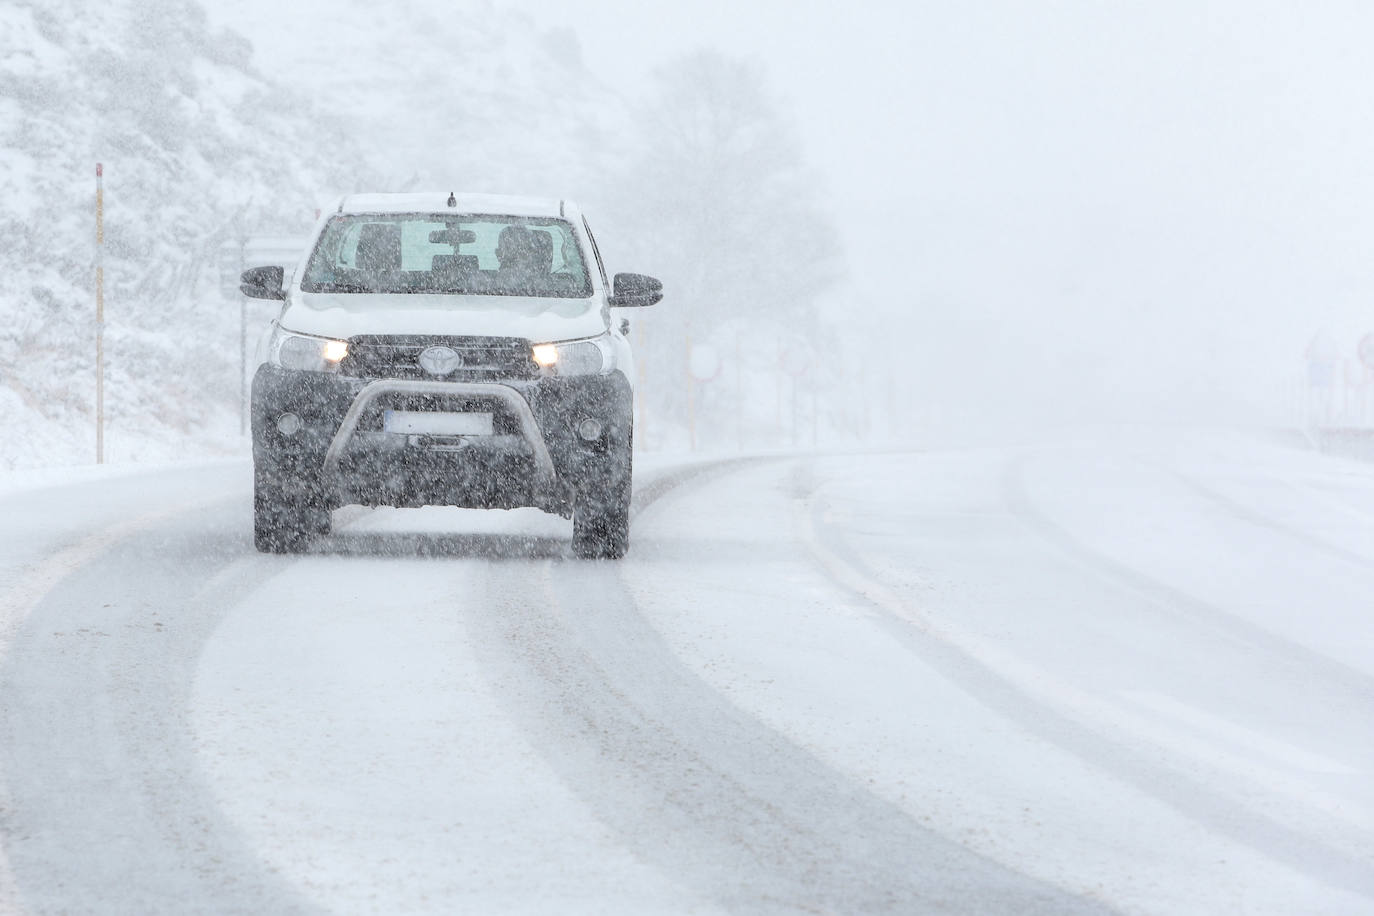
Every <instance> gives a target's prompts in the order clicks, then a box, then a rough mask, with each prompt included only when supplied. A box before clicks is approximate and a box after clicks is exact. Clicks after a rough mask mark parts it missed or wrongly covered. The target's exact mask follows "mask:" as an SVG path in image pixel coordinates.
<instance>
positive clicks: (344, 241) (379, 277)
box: [301, 213, 592, 299]
mask: <svg viewBox="0 0 1374 916" xmlns="http://www.w3.org/2000/svg"><path fill="white" fill-rule="evenodd" d="M586 265H587V262H586V259H585V258H584V257H583V255H582V248H581V246H580V245H579V244H578V241H577V236H576V234H575V233H574V232H573V228H572V225H571V224H570V223H568V222H566V221H564V220H561V219H546V218H539V217H513V216H493V215H485V214H479V215H473V214H468V215H449V214H440V213H420V214H393V213H388V214H348V215H340V216H335V217H334V218H332V219H331V220H330V221H329V223H328V225H327V226H326V227H325V230H324V232H323V234H321V236H320V240H319V242H318V244H316V245H315V250H314V252H313V253H311V255H310V261H309V263H308V264H307V265H306V269H305V276H304V277H303V278H302V280H301V289H303V290H305V291H306V292H310V293H467V294H472V295H481V296H541V297H542V296H556V297H560V298H569V299H571V298H585V297H587V296H590V295H591V294H592V288H591V281H590V279H589V276H588V272H587V266H586Z"/></svg>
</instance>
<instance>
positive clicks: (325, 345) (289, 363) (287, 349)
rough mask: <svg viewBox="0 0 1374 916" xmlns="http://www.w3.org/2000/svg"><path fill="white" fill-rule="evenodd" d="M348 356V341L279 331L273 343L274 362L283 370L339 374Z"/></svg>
mask: <svg viewBox="0 0 1374 916" xmlns="http://www.w3.org/2000/svg"><path fill="white" fill-rule="evenodd" d="M347 355H348V341H346V340H332V339H330V338H328V337H307V336H306V335H304V334H292V333H291V332H290V331H280V330H279V331H277V333H276V337H275V338H274V339H273V341H272V361H273V362H275V363H276V364H277V365H278V366H281V367H282V368H283V369H303V370H305V371H308V372H337V371H338V369H339V362H340V361H341V360H342V359H343V358H344V357H345V356H347Z"/></svg>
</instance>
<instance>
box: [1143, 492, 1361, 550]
mask: <svg viewBox="0 0 1374 916" xmlns="http://www.w3.org/2000/svg"><path fill="white" fill-rule="evenodd" d="M1168 473H1169V474H1170V475H1171V476H1172V477H1173V478H1174V479H1175V480H1177V481H1178V482H1179V483H1180V484H1181V485H1182V486H1184V487H1186V488H1187V489H1188V490H1190V491H1192V492H1193V493H1196V494H1197V495H1198V496H1200V497H1202V498H1203V499H1206V500H1207V501H1209V502H1211V503H1213V504H1214V505H1216V506H1218V507H1220V508H1222V509H1224V510H1225V511H1226V512H1227V513H1229V514H1230V515H1232V516H1234V517H1235V518H1238V519H1240V520H1242V521H1245V522H1248V523H1249V524H1251V525H1253V526H1254V527H1256V528H1262V529H1264V530H1266V531H1271V532H1273V533H1275V534H1278V535H1281V536H1282V537H1286V538H1289V539H1291V540H1294V541H1297V542H1298V543H1300V544H1302V545H1304V546H1306V547H1309V548H1311V549H1312V550H1315V551H1317V552H1318V553H1321V554H1325V555H1326V556H1328V557H1334V558H1335V559H1337V560H1341V561H1343V562H1345V563H1349V564H1350V565H1351V566H1357V567H1359V568H1361V569H1364V570H1374V557H1369V556H1365V555H1364V554H1360V553H1356V552H1355V551H1353V550H1347V549H1346V548H1344V547H1342V546H1340V545H1339V544H1333V543H1331V542H1330V541H1328V540H1326V539H1325V538H1323V537H1320V536H1318V535H1315V534H1312V533H1311V532H1309V531H1304V530H1303V529H1301V528H1298V527H1297V526H1295V525H1291V524H1287V523H1285V522H1281V521H1279V520H1278V519H1275V518H1272V517H1270V516H1268V515H1266V514H1264V513H1263V512H1261V511H1259V510H1258V509H1255V508H1253V507H1251V506H1249V505H1246V504H1245V503H1243V502H1241V501H1239V500H1237V499H1235V498H1233V497H1231V496H1227V495H1226V494H1224V493H1222V492H1221V491H1219V490H1217V489H1215V488H1213V487H1210V486H1208V485H1207V484H1204V483H1203V482H1202V481H1200V480H1198V479H1197V478H1196V477H1193V476H1191V475H1189V474H1184V473H1183V472H1181V471H1176V470H1172V469H1169V471H1168ZM1279 482H1280V483H1286V482H1284V481H1279ZM1292 489H1293V490H1294V491H1295V492H1298V493H1302V492H1303V491H1302V490H1301V489H1299V488H1297V487H1292Z"/></svg>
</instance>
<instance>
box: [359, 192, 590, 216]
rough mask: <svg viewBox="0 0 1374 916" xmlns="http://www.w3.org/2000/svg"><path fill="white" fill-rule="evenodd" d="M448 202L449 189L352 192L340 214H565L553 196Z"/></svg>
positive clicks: (459, 198) (478, 196)
mask: <svg viewBox="0 0 1374 916" xmlns="http://www.w3.org/2000/svg"><path fill="white" fill-rule="evenodd" d="M453 196H454V198H455V199H456V205H455V206H452V207H450V206H449V205H448V198H449V192H447V191H442V192H441V191H428V192H421V193H409V194H350V195H348V196H347V197H345V198H343V200H341V201H339V212H340V213H431V212H432V213H445V212H452V213H499V214H501V215H502V216H562V215H564V212H565V206H564V205H565V201H561V200H558V199H557V198H551V197H511V196H507V195H503V194H458V193H455V194H454V195H453Z"/></svg>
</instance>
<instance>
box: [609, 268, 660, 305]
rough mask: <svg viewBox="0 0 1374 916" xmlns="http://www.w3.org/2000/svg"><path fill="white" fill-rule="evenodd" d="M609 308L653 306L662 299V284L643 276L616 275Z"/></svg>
mask: <svg viewBox="0 0 1374 916" xmlns="http://www.w3.org/2000/svg"><path fill="white" fill-rule="evenodd" d="M613 284H614V286H615V292H614V293H613V294H612V295H611V298H610V305H611V308H617V309H628V308H638V307H641V306H645V305H653V304H654V303H655V302H657V301H658V300H660V299H662V298H663V284H662V283H660V282H659V281H658V280H655V279H654V278H653V277H646V276H645V275H644V274H616V275H615V280H614V281H613Z"/></svg>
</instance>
